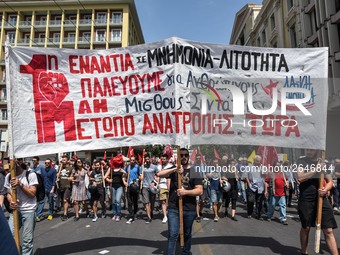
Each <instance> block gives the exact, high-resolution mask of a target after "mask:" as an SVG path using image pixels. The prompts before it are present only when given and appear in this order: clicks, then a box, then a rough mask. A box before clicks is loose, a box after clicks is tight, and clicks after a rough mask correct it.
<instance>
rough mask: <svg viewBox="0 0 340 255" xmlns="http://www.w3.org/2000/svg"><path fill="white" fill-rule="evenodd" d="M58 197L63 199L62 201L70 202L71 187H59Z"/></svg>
mask: <svg viewBox="0 0 340 255" xmlns="http://www.w3.org/2000/svg"><path fill="white" fill-rule="evenodd" d="M59 192H60V197H61V198H62V199H63V201H67V202H70V198H71V188H60V189H59Z"/></svg>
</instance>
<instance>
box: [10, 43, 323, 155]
mask: <svg viewBox="0 0 340 255" xmlns="http://www.w3.org/2000/svg"><path fill="white" fill-rule="evenodd" d="M43 52H44V53H43ZM45 52H46V53H45ZM327 54H328V53H327V48H306V49H272V48H252V47H242V46H226V45H217V44H207V43H198V42H191V41H188V40H183V39H179V38H169V39H166V40H164V41H160V42H155V43H150V44H144V45H137V46H131V47H127V48H118V49H117V48H115V49H110V50H74V49H55V48H51V49H48V50H46V49H44V50H42V48H33V47H32V48H28V47H10V46H7V47H6V71H7V75H6V78H7V80H6V84H7V91H8V93H7V94H8V111H9V129H10V138H11V140H10V154H11V155H14V156H16V157H28V156H32V155H33V154H34V155H43V154H50V153H58V152H62V151H80V150H94V149H106V148H112V147H120V146H130V145H143V144H155V143H160V144H174V145H180V146H184V145H188V144H191V145H193V144H213V143H214V144H252V145H268V146H280V147H291V148H315V149H324V148H325V136H326V115H327V114H326V113H327V99H328V93H327V88H328V87H327V83H326V78H327Z"/></svg>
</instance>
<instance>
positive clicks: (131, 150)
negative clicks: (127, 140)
mask: <svg viewBox="0 0 340 255" xmlns="http://www.w3.org/2000/svg"><path fill="white" fill-rule="evenodd" d="M133 155H135V152H134V151H133V148H132V146H130V147H129V150H128V153H127V157H128V158H130V157H131V156H133Z"/></svg>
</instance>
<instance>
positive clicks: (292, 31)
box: [289, 25, 297, 48]
mask: <svg viewBox="0 0 340 255" xmlns="http://www.w3.org/2000/svg"><path fill="white" fill-rule="evenodd" d="M289 35H290V47H291V48H297V40H296V31H295V25H293V26H291V27H290V28H289Z"/></svg>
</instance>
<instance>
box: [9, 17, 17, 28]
mask: <svg viewBox="0 0 340 255" xmlns="http://www.w3.org/2000/svg"><path fill="white" fill-rule="evenodd" d="M8 24H10V25H12V26H16V25H17V15H8Z"/></svg>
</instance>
